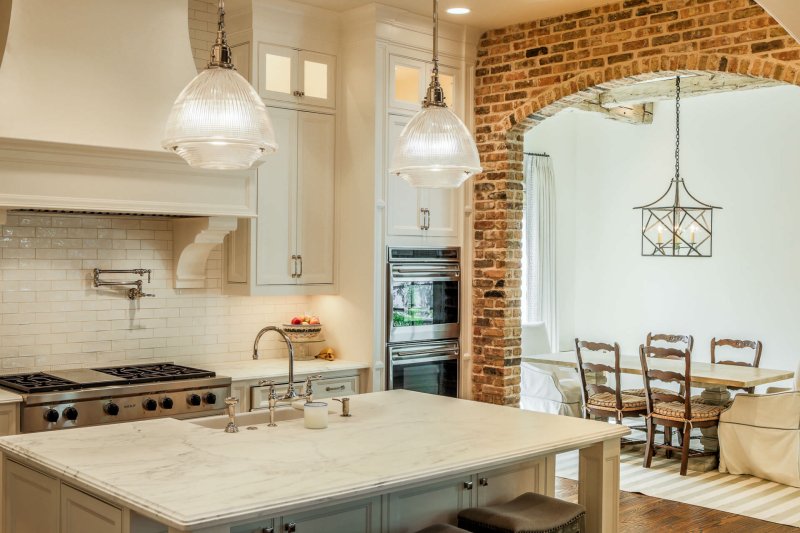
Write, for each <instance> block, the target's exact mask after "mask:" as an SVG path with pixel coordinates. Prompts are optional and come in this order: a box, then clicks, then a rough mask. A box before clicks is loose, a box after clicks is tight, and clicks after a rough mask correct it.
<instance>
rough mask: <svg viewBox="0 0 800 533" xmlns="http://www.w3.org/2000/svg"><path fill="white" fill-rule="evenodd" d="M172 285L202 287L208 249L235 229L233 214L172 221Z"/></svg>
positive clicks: (220, 241) (203, 285)
mask: <svg viewBox="0 0 800 533" xmlns="http://www.w3.org/2000/svg"><path fill="white" fill-rule="evenodd" d="M172 224H173V226H172V232H173V241H174V242H173V249H174V258H175V288H176V289H202V288H204V287H205V280H206V263H207V261H208V256H209V254H210V253H211V251H212V250H213V249H214V248H215V247H216V246H218V245H220V244H222V241H223V240H224V239H225V236H226V235H227V234H228V233H230V232H231V231H233V230H235V229H236V226H237V224H238V220H237V219H236V217H202V218H183V219H178V220H175V221H173V223H172Z"/></svg>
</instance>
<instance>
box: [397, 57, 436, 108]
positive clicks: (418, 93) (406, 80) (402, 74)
mask: <svg viewBox="0 0 800 533" xmlns="http://www.w3.org/2000/svg"><path fill="white" fill-rule="evenodd" d="M427 69H428V67H427V64H426V63H425V61H420V60H419V59H410V58H407V57H402V56H394V55H393V56H389V108H390V109H397V110H402V111H414V112H416V111H419V110H420V109H421V107H422V100H423V99H424V98H425V89H426V88H427V86H428V80H429V79H430V78H429V77H428V76H427V75H426V74H427Z"/></svg>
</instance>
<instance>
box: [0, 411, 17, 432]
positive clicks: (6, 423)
mask: <svg viewBox="0 0 800 533" xmlns="http://www.w3.org/2000/svg"><path fill="white" fill-rule="evenodd" d="M17 433H19V404H17V403H8V404H2V405H0V437H4V436H6V435H16V434H17Z"/></svg>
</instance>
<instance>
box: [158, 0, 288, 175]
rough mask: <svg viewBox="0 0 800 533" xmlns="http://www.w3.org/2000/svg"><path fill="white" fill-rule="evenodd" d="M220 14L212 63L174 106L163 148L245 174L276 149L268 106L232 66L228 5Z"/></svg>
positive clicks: (221, 3)
mask: <svg viewBox="0 0 800 533" xmlns="http://www.w3.org/2000/svg"><path fill="white" fill-rule="evenodd" d="M218 12H219V22H218V24H217V40H216V42H215V43H214V45H213V46H212V47H211V60H210V61H209V62H208V66H207V67H206V69H205V70H204V71H202V72H201V73H200V74H198V75H197V76H196V77H195V78H194V79H193V80H192V81H191V82H189V84H188V85H187V86H186V87H185V88H184V89H183V91H181V93H180V94H179V95H178V98H177V99H176V100H175V103H174V104H172V110H171V111H170V114H169V118H168V119H167V124H166V127H165V129H164V139H163V140H162V141H161V146H162V147H164V148H165V149H166V150H170V151H173V152H175V153H177V154H178V155H179V156H181V157H182V158H183V159H185V160H186V162H187V163H189V165H190V166H192V167H198V168H207V169H217V170H232V169H245V168H250V167H251V166H252V165H253V163H255V162H256V160H257V159H258V158H259V157H261V156H262V155H263V154H265V153H271V152H275V151H276V150H277V149H278V144H277V143H276V142H275V132H274V130H273V129H272V122H271V121H270V118H269V115H268V114H267V108H266V106H265V105H264V102H263V101H262V100H261V98H260V97H259V96H258V93H256V91H255V89H253V86H252V85H250V83H249V82H248V81H247V80H246V79H244V78H243V77H242V75H241V74H239V73H238V72H236V69H235V67H234V66H233V62H232V56H231V49H230V47H229V46H228V39H227V36H226V34H225V2H224V0H219V10H218Z"/></svg>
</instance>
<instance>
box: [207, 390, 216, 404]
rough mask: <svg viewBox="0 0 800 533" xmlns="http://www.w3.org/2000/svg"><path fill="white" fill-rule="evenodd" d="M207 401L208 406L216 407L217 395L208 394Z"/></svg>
mask: <svg viewBox="0 0 800 533" xmlns="http://www.w3.org/2000/svg"><path fill="white" fill-rule="evenodd" d="M205 400H206V403H207V404H209V405H214V404H215V403H217V395H216V394H214V393H213V392H209V393H208V394H206V398H205Z"/></svg>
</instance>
